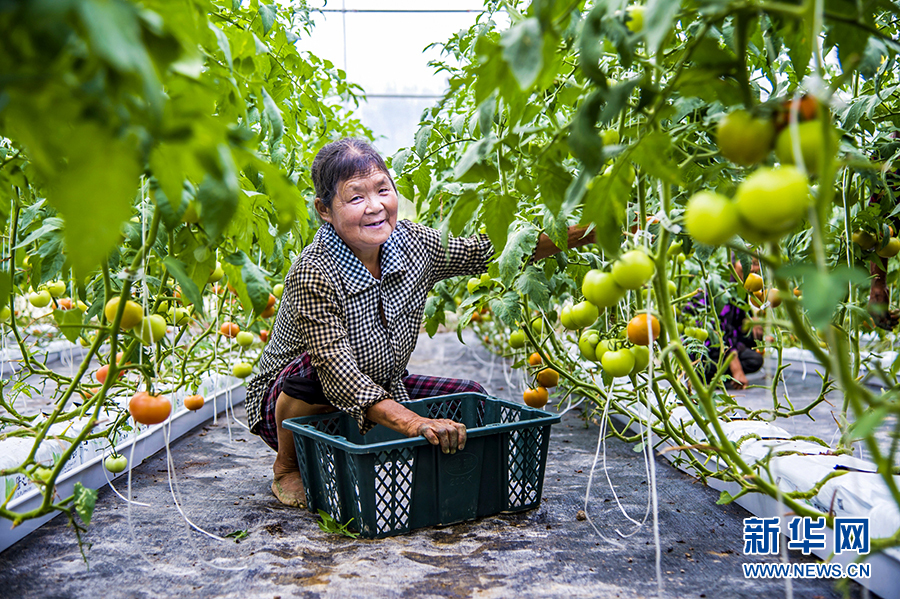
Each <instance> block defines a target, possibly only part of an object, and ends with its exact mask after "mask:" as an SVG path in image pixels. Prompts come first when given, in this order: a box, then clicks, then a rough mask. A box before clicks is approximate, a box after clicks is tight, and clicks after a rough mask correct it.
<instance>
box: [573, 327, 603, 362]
mask: <svg viewBox="0 0 900 599" xmlns="http://www.w3.org/2000/svg"><path fill="white" fill-rule="evenodd" d="M599 341H600V333H598V332H597V331H594V330H591V329H588V330H587V331H584V332H583V333H582V334H581V337H579V338H578V349H579V350H580V351H581V355H582V357H583V358H584V359H585V360H591V361H592V362H596V361H597V359H598V358H597V351H596V348H597V345H598V342H599Z"/></svg>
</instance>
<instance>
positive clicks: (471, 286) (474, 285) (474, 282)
mask: <svg viewBox="0 0 900 599" xmlns="http://www.w3.org/2000/svg"><path fill="white" fill-rule="evenodd" d="M480 285H481V279H477V278H475V277H472V278H471V279H469V280H468V281H467V282H466V289H468V290H469V294H470V295H471V294H473V293H475V290H476V289H478V287H479V286H480Z"/></svg>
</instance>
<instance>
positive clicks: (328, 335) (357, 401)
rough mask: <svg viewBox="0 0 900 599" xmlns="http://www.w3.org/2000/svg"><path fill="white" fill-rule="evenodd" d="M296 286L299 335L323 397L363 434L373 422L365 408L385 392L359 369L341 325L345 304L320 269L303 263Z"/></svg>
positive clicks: (378, 399)
mask: <svg viewBox="0 0 900 599" xmlns="http://www.w3.org/2000/svg"><path fill="white" fill-rule="evenodd" d="M296 285H297V291H296V293H297V295H296V297H297V298H298V299H299V301H298V312H299V322H298V324H299V330H300V336H301V338H302V340H303V345H304V346H305V347H306V349H307V352H308V353H309V356H310V359H311V363H312V365H313V367H314V368H315V369H316V372H317V374H318V375H319V380H320V381H321V383H322V390H323V391H324V393H325V397H326V398H327V399H328V401H330V402H331V403H332V405H334V406H335V407H336V408H338V409H339V410H341V411H343V412H346V413H348V414H350V415H351V416H352V417H353V418H354V419H355V420H356V421H357V423H359V429H360V432H361V433H365V432H366V431H368V430H369V429H370V428H372V427H373V426H374V425H375V423H374V422H372V421H371V420H368V419H367V418H366V411H367V410H368V409H369V407H370V406H372V405H374V404H376V403H378V402H379V401H381V400H383V399H387V398H388V397H389V396H388V392H387V391H385V390H384V389H383V388H382V387H380V386H379V385H377V384H376V383H375V382H374V381H373V380H372V379H371V378H370V377H368V376H366V375H365V374H363V373H362V372H361V371H360V370H359V367H358V366H357V363H356V358H355V355H354V353H353V349H352V348H351V346H350V342H349V339H348V336H347V331H346V327H345V324H344V323H345V318H344V314H343V311H344V304H343V302H341V301H339V299H338V298H339V293H338V291H337V290H336V289H335V287H334V284H333V283H332V282H330V281H329V280H328V278H327V277H326V276H325V274H324V273H323V272H322V271H321V270H319V269H317V268H315V267H313V266H306V267H302V268H300V269H298V272H297V276H296ZM286 291H287V290H286Z"/></svg>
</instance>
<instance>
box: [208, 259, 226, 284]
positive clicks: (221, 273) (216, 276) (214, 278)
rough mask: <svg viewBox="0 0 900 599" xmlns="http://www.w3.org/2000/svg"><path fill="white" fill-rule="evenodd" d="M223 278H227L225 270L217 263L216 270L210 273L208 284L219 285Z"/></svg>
mask: <svg viewBox="0 0 900 599" xmlns="http://www.w3.org/2000/svg"><path fill="white" fill-rule="evenodd" d="M223 278H225V270H224V269H223V268H222V265H221V264H219V263H218V262H216V268H215V269H214V270H213V271H212V272H211V273H209V279H208V282H210V283H218V282H219V281H221V280H222V279H223Z"/></svg>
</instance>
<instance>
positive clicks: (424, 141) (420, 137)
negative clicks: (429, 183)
mask: <svg viewBox="0 0 900 599" xmlns="http://www.w3.org/2000/svg"><path fill="white" fill-rule="evenodd" d="M432 130H433V127H432V126H431V125H429V124H424V125H422V126H421V127H419V130H418V131H416V154H417V155H418V156H419V158H424V157H425V154H427V153H428V140H429V139H431V131H432Z"/></svg>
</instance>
